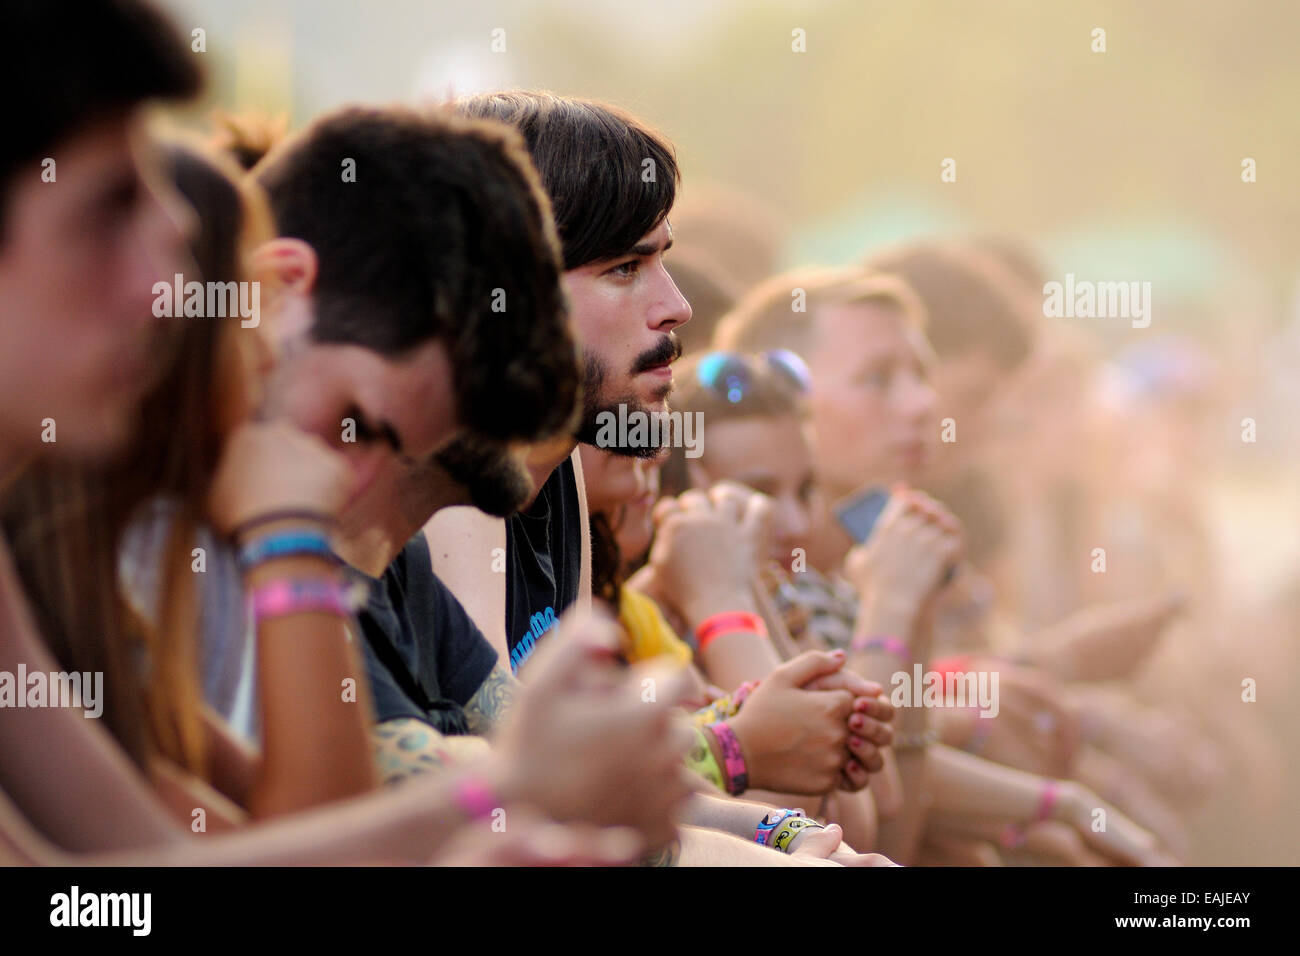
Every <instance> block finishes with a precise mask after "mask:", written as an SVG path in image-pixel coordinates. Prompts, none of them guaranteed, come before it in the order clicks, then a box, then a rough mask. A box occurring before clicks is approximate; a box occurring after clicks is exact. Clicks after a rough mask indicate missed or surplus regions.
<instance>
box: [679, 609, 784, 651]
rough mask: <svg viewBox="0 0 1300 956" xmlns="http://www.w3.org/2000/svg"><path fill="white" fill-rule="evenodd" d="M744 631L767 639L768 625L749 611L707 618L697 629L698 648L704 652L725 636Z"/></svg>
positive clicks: (725, 612) (731, 612) (726, 613)
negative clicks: (711, 644) (712, 643)
mask: <svg viewBox="0 0 1300 956" xmlns="http://www.w3.org/2000/svg"><path fill="white" fill-rule="evenodd" d="M737 631H744V632H746V633H749V634H761V635H763V637H767V624H766V623H764V621H763V618H762V617H760V616H759V615H757V614H751V613H750V612H749V611H724V612H723V613H722V614H714V615H713V616H712V617H707V618H705V619H704V620H703V621H702V622H701V623H700V626H699V627H697V628H696V629H695V643H696V646H697V647H698V648H699V649H700V650H701V651H703V650H704V648H705V647H706V646H708V644H709V643H711V642H712V641H714V640H716V639H717V638H719V637H721V636H722V635H723V634H734V633H736V632H737Z"/></svg>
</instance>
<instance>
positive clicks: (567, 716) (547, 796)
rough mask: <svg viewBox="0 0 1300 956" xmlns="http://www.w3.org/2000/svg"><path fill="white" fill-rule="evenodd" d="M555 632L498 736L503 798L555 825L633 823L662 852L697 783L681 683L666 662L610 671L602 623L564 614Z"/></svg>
mask: <svg viewBox="0 0 1300 956" xmlns="http://www.w3.org/2000/svg"><path fill="white" fill-rule="evenodd" d="M559 629H560V632H561V633H557V634H552V635H551V636H550V638H548V640H547V641H546V642H545V644H543V645H542V647H541V648H539V650H538V651H537V653H536V655H535V657H536V658H537V660H536V662H535V663H534V664H533V666H532V673H531V675H530V680H529V682H528V683H526V684H524V685H523V687H522V689H521V691H520V695H519V699H518V701H517V703H516V706H515V709H514V710H513V712H512V713H511V715H510V718H509V719H508V721H507V723H506V725H505V726H504V727H503V728H502V729H501V732H500V736H499V738H498V752H499V753H500V755H501V756H502V757H503V758H504V760H505V764H506V766H507V768H508V773H509V774H510V785H509V787H508V788H507V792H509V793H511V794H513V795H517V796H518V799H520V800H521V801H526V802H529V803H532V804H534V805H535V806H537V807H539V808H541V809H542V810H544V811H546V812H547V813H549V814H550V815H551V816H552V817H554V818H555V819H556V820H558V821H560V822H568V821H575V820H576V821H587V822H591V823H599V824H606V825H625V826H630V827H632V828H634V829H635V830H637V831H638V832H639V833H640V834H641V835H642V837H643V838H644V840H645V844H646V846H647V847H648V848H651V849H654V848H657V847H659V846H662V845H663V844H664V843H666V842H667V841H668V840H669V839H671V838H672V836H673V835H674V833H675V831H676V822H675V813H676V811H677V809H678V807H679V805H680V804H681V803H682V801H683V800H685V799H686V797H687V796H688V795H689V794H690V793H692V792H693V791H694V790H695V787H696V784H695V783H694V781H693V778H692V776H691V774H690V772H689V771H688V770H687V769H686V767H685V765H684V764H683V760H682V758H683V756H684V755H685V753H686V750H687V749H688V747H689V746H690V744H691V741H692V740H693V736H692V733H691V730H690V728H689V727H688V726H687V725H686V723H685V722H684V721H681V720H678V719H677V717H676V713H675V710H674V708H675V706H676V705H677V704H678V703H679V702H680V699H681V696H682V694H683V693H684V678H683V677H682V675H681V673H680V672H679V671H674V670H672V669H670V668H667V667H664V666H662V665H654V664H650V665H638V666H636V667H633V668H630V669H620V668H618V667H617V666H615V664H614V663H613V649H614V648H615V647H617V636H616V631H615V625H614V623H613V621H612V620H610V619H608V618H607V617H604V616H596V615H592V616H589V617H585V618H584V617H582V616H581V615H579V614H576V613H575V614H569V615H566V616H565V617H564V618H562V619H561V621H560V624H559Z"/></svg>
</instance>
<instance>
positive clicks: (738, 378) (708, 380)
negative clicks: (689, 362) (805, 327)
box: [695, 349, 812, 405]
mask: <svg viewBox="0 0 1300 956" xmlns="http://www.w3.org/2000/svg"><path fill="white" fill-rule="evenodd" d="M759 360H761V361H763V362H765V363H767V366H768V368H770V369H772V370H774V371H775V372H776V373H777V374H778V375H779V376H780V377H781V378H783V379H785V380H786V382H787V383H788V384H789V385H790V386H791V387H792V388H794V390H795V391H796V392H798V393H799V394H801V395H802V394H804V393H806V392H807V391H808V389H809V387H810V386H811V385H812V373H811V372H809V370H808V365H807V363H805V362H804V360H803V359H801V358H800V357H799V356H797V355H795V354H794V353H793V352H791V351H790V350H789V349H772V350H771V351H768V352H763V353H761V354H760V355H757V356H750V355H744V354H742V353H740V352H709V353H708V354H707V355H705V356H704V357H703V358H701V359H700V362H699V365H697V366H696V368H695V376H696V378H697V379H698V380H699V383H700V384H701V385H703V386H704V387H705V388H707V389H710V390H712V391H714V392H716V393H717V394H718V395H720V396H722V397H723V398H725V399H726V400H727V401H729V402H731V404H733V405H738V404H739V403H740V402H742V401H744V399H745V394H746V393H747V392H748V391H750V389H751V388H752V387H753V384H754V379H755V376H756V371H755V365H754V363H755V362H756V361H759Z"/></svg>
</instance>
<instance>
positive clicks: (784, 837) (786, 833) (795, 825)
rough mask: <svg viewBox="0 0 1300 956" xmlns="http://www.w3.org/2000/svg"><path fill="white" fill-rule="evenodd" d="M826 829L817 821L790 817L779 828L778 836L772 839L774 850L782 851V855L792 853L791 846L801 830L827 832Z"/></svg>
mask: <svg viewBox="0 0 1300 956" xmlns="http://www.w3.org/2000/svg"><path fill="white" fill-rule="evenodd" d="M825 829H826V827H825V826H823V825H822V824H820V823H818V822H817V821H816V820H810V819H809V818H807V817H790V818H788V819H787V820H786V821H785V822H784V823H782V824H781V826H780V827H778V828H777V831H776V836H775V837H773V839H772V848H773V849H775V850H780V851H781V852H782V853H789V852H790V844H791V843H793V842H794V838H795V837H796V836H797V835H798V833H799V831H800V830H825Z"/></svg>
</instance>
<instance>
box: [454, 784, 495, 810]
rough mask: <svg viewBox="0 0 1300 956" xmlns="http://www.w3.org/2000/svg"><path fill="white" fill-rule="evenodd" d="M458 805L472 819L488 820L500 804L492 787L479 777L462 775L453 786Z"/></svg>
mask: <svg viewBox="0 0 1300 956" xmlns="http://www.w3.org/2000/svg"><path fill="white" fill-rule="evenodd" d="M452 799H453V800H455V801H456V806H458V807H460V809H461V810H462V811H463V812H464V814H465V816H467V817H469V818H470V819H471V820H486V819H487V818H488V817H490V816H492V811H493V810H495V809H496V808H497V806H498V803H497V799H496V797H495V796H494V795H493V793H492V788H491V787H489V786H488V785H487V784H486V783H484V782H483V781H482V780H480V779H478V778H477V777H462V778H461V779H460V780H457V781H456V785H455V787H453V788H452Z"/></svg>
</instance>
